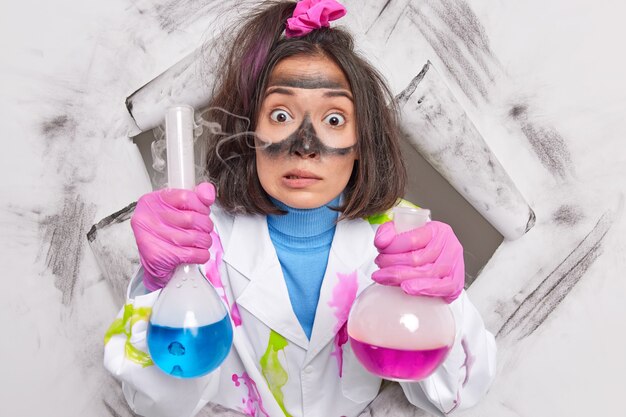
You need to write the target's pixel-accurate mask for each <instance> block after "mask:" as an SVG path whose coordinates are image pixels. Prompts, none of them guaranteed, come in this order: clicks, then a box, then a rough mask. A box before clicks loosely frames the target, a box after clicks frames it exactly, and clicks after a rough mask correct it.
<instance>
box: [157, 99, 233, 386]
mask: <svg viewBox="0 0 626 417" xmlns="http://www.w3.org/2000/svg"><path fill="white" fill-rule="evenodd" d="M193 127H194V110H193V108H192V107H190V106H176V107H172V108H170V109H168V111H167V113H166V116H165V133H166V145H167V175H168V186H169V187H171V188H183V189H188V190H191V189H193V187H194V185H195V164H194V152H193ZM232 341H233V328H232V325H231V322H230V317H229V315H228V310H227V308H226V306H225V305H224V303H223V302H222V300H221V298H220V296H219V295H218V293H217V291H216V290H215V288H213V286H212V285H211V283H210V282H209V281H208V280H207V278H206V277H205V276H204V274H203V273H202V270H201V267H200V266H199V265H190V264H183V265H180V266H178V268H177V269H176V270H175V272H174V274H173V276H172V278H171V280H170V281H169V282H168V284H167V285H166V286H165V287H164V288H163V289H162V290H161V293H160V294H159V296H158V298H157V301H156V303H155V304H154V306H153V308H152V314H151V315H150V320H149V323H148V338H147V343H148V350H149V352H150V356H151V357H152V360H153V361H154V363H155V364H156V365H157V366H158V367H159V368H160V369H161V370H162V371H164V372H165V373H167V374H169V375H172V376H175V377H178V378H195V377H199V376H202V375H206V374H208V373H210V372H212V371H214V370H215V369H217V367H218V366H220V364H221V363H222V362H223V361H224V359H226V357H227V356H228V353H229V352H230V347H231V345H232Z"/></svg>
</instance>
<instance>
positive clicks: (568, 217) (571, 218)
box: [552, 204, 584, 226]
mask: <svg viewBox="0 0 626 417" xmlns="http://www.w3.org/2000/svg"><path fill="white" fill-rule="evenodd" d="M583 218H584V214H583V211H582V209H581V208H580V207H577V206H573V205H569V204H565V205H562V206H561V207H559V208H558V209H557V210H556V211H555V212H554V213H553V214H552V221H554V222H555V223H556V224H559V225H565V226H574V225H575V224H576V223H578V222H579V221H580V220H582V219H583Z"/></svg>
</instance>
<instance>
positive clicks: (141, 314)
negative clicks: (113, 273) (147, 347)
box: [104, 304, 154, 368]
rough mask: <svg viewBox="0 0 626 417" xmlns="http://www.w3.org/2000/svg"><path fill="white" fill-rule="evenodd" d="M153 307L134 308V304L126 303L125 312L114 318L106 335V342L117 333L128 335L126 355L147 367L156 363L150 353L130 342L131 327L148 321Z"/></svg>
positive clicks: (125, 346) (125, 348)
mask: <svg viewBox="0 0 626 417" xmlns="http://www.w3.org/2000/svg"><path fill="white" fill-rule="evenodd" d="M151 312H152V308H151V307H139V308H137V309H135V308H134V306H133V305H132V304H126V305H124V314H122V317H121V318H119V319H115V320H113V323H111V325H110V326H109V329H108V330H107V332H106V333H105V335H104V344H105V345H106V344H107V343H109V340H111V338H112V337H113V336H115V335H118V334H124V335H126V344H125V345H124V355H125V356H126V358H127V359H128V360H130V361H132V362H135V363H136V364H139V365H141V366H142V367H144V368H146V367H148V366H152V365H154V362H152V359H151V358H150V355H148V354H147V353H146V352H142V351H141V350H139V349H137V348H136V347H135V346H133V345H132V343H130V333H131V329H132V328H133V326H134V325H135V323H137V322H138V321H142V320H143V321H148V320H149V319H150V313H151Z"/></svg>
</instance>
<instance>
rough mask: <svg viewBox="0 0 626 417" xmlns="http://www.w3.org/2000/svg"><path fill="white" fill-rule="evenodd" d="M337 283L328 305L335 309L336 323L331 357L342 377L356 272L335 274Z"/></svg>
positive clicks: (357, 285) (354, 292) (355, 287)
mask: <svg viewBox="0 0 626 417" xmlns="http://www.w3.org/2000/svg"><path fill="white" fill-rule="evenodd" d="M337 279H338V281H337V283H336V284H335V286H334V287H333V294H332V298H331V299H330V301H329V302H328V305H329V306H330V307H332V308H334V309H335V317H336V319H337V322H336V323H335V327H334V329H333V331H334V332H335V333H336V335H335V340H334V342H333V343H334V349H333V351H332V352H331V356H334V357H335V359H336V360H337V366H338V367H339V377H340V378H341V376H342V375H343V345H344V344H345V343H346V342H347V341H348V331H347V328H346V322H347V320H348V315H349V314H350V308H351V307H352V304H353V303H354V299H355V298H356V292H357V289H358V287H359V284H358V282H357V272H356V271H354V272H352V273H351V274H340V273H339V274H337Z"/></svg>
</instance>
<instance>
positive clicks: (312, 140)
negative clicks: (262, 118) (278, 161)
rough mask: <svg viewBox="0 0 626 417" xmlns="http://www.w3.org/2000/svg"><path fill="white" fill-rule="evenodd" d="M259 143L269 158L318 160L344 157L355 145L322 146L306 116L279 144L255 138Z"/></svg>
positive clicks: (309, 119) (308, 117)
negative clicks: (291, 157) (297, 157)
mask: <svg viewBox="0 0 626 417" xmlns="http://www.w3.org/2000/svg"><path fill="white" fill-rule="evenodd" d="M256 140H257V141H258V142H260V149H261V150H263V152H265V153H266V154H267V155H268V156H269V157H271V158H278V157H279V156H282V155H290V156H299V157H305V156H306V157H309V158H319V157H321V156H344V155H347V154H349V153H350V152H351V151H352V150H353V149H354V148H355V146H356V145H352V146H348V147H345V148H333V147H331V146H327V145H324V143H322V141H321V140H320V138H319V137H318V136H317V132H315V128H314V127H313V123H312V122H311V118H310V116H309V115H308V114H307V115H306V116H305V117H304V120H303V121H302V124H300V126H299V127H298V129H296V131H295V132H293V133H292V134H291V135H289V136H288V137H287V138H286V139H283V140H281V141H280V142H274V143H271V142H265V141H263V140H262V139H260V138H258V137H257V138H256Z"/></svg>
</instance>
